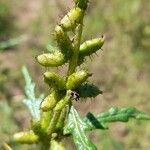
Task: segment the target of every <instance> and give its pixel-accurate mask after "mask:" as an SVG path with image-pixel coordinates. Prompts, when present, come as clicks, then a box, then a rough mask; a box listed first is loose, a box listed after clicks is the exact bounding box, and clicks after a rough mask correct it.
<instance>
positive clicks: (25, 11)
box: [0, 0, 150, 150]
mask: <svg viewBox="0 0 150 150" xmlns="http://www.w3.org/2000/svg"><path fill="white" fill-rule="evenodd" d="M90 1H91V2H90V6H89V8H88V11H87V13H86V16H85V21H84V32H83V39H82V40H83V41H84V40H86V39H91V38H94V37H98V36H101V35H102V34H104V35H105V36H106V42H105V44H104V47H103V51H100V52H98V56H96V55H93V56H92V59H91V60H90V59H89V60H87V64H86V65H84V67H89V70H90V72H92V73H93V77H92V78H91V79H90V80H91V82H93V83H95V84H96V85H97V86H98V87H99V88H100V89H101V90H102V91H103V95H100V96H98V97H96V98H95V99H88V100H87V101H86V102H85V101H83V102H75V103H74V105H75V107H76V109H77V110H78V111H79V112H80V115H81V116H85V114H86V113H87V112H88V111H91V112H92V113H94V114H95V115H96V114H98V113H99V112H102V111H105V110H108V109H109V108H110V107H112V106H118V107H127V106H135V107H137V108H138V109H139V110H141V111H144V112H146V113H149V114H150V92H149V89H150V13H149V10H150V1H149V0H126V1H125V0H107V1H105V0H90ZM72 6H73V2H72V1H71V0H68V1H66V0H21V1H18V0H11V1H10V0H0V145H1V144H2V143H3V142H8V143H9V144H10V145H11V146H12V147H13V148H14V150H20V149H22V150H30V149H35V148H36V146H35V145H33V146H27V145H23V146H22V145H18V144H15V143H11V142H10V141H9V138H10V137H11V136H12V135H13V133H15V132H17V131H21V130H27V129H28V128H29V123H30V119H31V117H30V114H29V111H28V110H27V109H26V107H25V106H24V104H23V103H22V99H23V98H24V91H23V89H24V79H23V76H22V74H21V67H22V66H23V65H26V66H27V67H28V69H29V72H30V74H31V76H32V78H33V80H34V81H35V83H36V87H37V88H36V91H37V94H39V93H45V95H46V94H47V92H48V91H47V90H46V89H47V87H46V86H45V85H44V82H43V80H42V73H43V72H44V71H45V70H46V69H45V68H42V67H41V66H40V65H39V64H38V63H37V62H36V61H35V56H37V55H38V54H41V53H43V52H46V51H47V50H46V48H48V47H49V45H51V44H53V43H54V37H53V35H52V33H53V30H54V27H55V25H56V24H57V23H58V22H59V21H60V19H61V18H62V17H63V16H64V15H65V14H66V12H67V11H68V10H69V9H70V8H71V7H72ZM58 70H59V71H60V70H61V69H60V68H59V69H58ZM60 72H61V71H60ZM109 127H110V129H109V130H108V131H101V130H96V131H94V132H93V133H90V134H89V137H90V138H91V139H92V141H93V142H94V143H95V144H96V146H97V147H98V150H148V149H149V148H150V142H149V141H150V122H141V121H135V120H133V121H132V120H131V121H130V122H128V123H127V124H124V123H114V124H110V126H109ZM71 145H72V144H71V143H70V142H69V146H68V149H71V148H70V147H72V146H71ZM72 149H73V150H74V149H75V148H72Z"/></svg>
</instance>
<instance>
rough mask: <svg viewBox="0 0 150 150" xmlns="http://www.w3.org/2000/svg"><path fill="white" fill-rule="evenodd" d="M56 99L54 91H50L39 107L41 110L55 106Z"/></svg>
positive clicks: (47, 109)
mask: <svg viewBox="0 0 150 150" xmlns="http://www.w3.org/2000/svg"><path fill="white" fill-rule="evenodd" d="M57 101H58V99H57V97H56V94H55V92H52V93H51V94H49V95H48V96H47V97H46V98H45V99H44V100H43V102H42V103H41V106H40V108H41V109H42V111H49V110H51V109H53V108H54V107H55V105H56V103H57Z"/></svg>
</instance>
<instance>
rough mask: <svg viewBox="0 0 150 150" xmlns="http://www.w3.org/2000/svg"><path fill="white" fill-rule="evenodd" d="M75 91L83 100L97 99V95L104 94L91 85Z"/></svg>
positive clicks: (82, 86)
mask: <svg viewBox="0 0 150 150" xmlns="http://www.w3.org/2000/svg"><path fill="white" fill-rule="evenodd" d="M75 91H76V92H77V93H78V94H79V95H80V97H83V98H87V97H96V96H97V95H99V94H102V91H100V90H99V89H98V87H96V86H95V85H93V84H89V83H86V84H83V85H81V86H79V87H78V88H77V89H76V90H75Z"/></svg>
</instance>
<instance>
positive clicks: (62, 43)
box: [55, 25, 73, 55]
mask: <svg viewBox="0 0 150 150" xmlns="http://www.w3.org/2000/svg"><path fill="white" fill-rule="evenodd" d="M55 36H56V41H57V44H58V47H59V48H60V50H61V52H62V53H63V54H64V55H66V54H68V52H71V51H72V50H73V46H72V41H71V40H70V38H69V36H68V35H67V33H65V32H64V30H63V29H62V27H61V26H58V25H57V26H56V28H55Z"/></svg>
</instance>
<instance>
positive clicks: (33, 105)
mask: <svg viewBox="0 0 150 150" xmlns="http://www.w3.org/2000/svg"><path fill="white" fill-rule="evenodd" d="M22 73H23V76H24V78H25V83H26V85H25V95H26V98H25V99H24V100H23V102H24V103H25V104H26V106H27V107H28V108H29V110H30V112H31V115H32V117H33V118H34V119H37V120H39V119H40V104H41V102H42V99H43V98H44V95H43V94H41V95H40V96H39V97H38V98H36V97H35V84H34V83H33V82H32V79H31V77H30V75H29V72H28V70H27V68H26V67H25V66H24V67H23V68H22Z"/></svg>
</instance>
